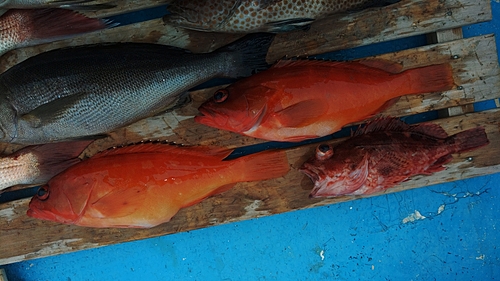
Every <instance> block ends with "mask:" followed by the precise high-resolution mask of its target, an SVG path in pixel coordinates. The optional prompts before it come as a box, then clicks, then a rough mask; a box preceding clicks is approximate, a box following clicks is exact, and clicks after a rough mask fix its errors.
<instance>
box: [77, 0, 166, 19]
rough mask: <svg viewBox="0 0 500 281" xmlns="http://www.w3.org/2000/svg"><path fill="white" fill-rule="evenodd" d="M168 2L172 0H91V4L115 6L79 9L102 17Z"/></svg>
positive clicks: (91, 15)
mask: <svg viewBox="0 0 500 281" xmlns="http://www.w3.org/2000/svg"><path fill="white" fill-rule="evenodd" d="M170 2H172V0H96V1H93V2H92V4H93V3H102V4H111V5H115V7H113V8H110V9H103V10H97V11H81V12H82V13H84V14H86V15H87V16H89V17H93V18H104V17H109V16H114V15H119V14H123V13H129V12H133V11H138V10H144V9H148V8H152V7H157V6H161V5H166V4H168V3H170ZM166 13H167V10H166V9H165V14H166Z"/></svg>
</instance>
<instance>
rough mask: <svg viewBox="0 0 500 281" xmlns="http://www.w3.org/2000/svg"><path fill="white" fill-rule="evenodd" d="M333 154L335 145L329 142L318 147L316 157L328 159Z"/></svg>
mask: <svg viewBox="0 0 500 281" xmlns="http://www.w3.org/2000/svg"><path fill="white" fill-rule="evenodd" d="M332 155H333V147H332V146H331V145H329V144H320V145H318V147H316V159H318V160H326V159H328V158H330V157H332Z"/></svg>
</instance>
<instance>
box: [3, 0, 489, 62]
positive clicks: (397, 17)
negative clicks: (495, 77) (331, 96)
mask: <svg viewBox="0 0 500 281" xmlns="http://www.w3.org/2000/svg"><path fill="white" fill-rule="evenodd" d="M491 18H492V14H491V3H490V1H489V0H446V1H426V0H402V1H401V2H400V3H397V4H395V5H391V6H388V7H383V8H377V9H369V10H365V11H362V12H359V13H352V14H348V15H344V16H334V17H330V18H326V19H324V20H321V21H318V22H316V23H314V24H313V26H312V27H311V29H310V30H309V31H307V32H304V31H300V30H299V31H296V32H292V33H287V34H279V35H277V36H276V39H275V41H274V43H273V44H272V46H271V48H270V50H269V54H268V61H269V62H274V61H275V60H276V59H279V58H282V57H284V56H299V55H312V54H320V53H326V52H331V51H334V50H340V49H346V48H352V47H356V46H362V45H368V44H372V43H376V42H382V41H388V40H392V39H397V38H402V37H408V36H413V35H418V34H424V33H428V32H433V31H436V30H442V29H448V28H455V27H460V26H464V25H467V24H471V23H477V22H482V21H487V20H491ZM241 36H242V35H235V34H222V33H205V32H197V31H189V30H185V29H181V28H175V27H172V26H169V25H165V24H164V23H163V21H162V20H161V19H157V20H151V21H147V22H143V23H138V24H132V25H129V26H122V27H117V28H113V29H109V30H104V31H100V32H95V33H92V34H86V35H83V36H79V37H76V38H74V39H71V40H63V41H59V42H55V43H52V44H45V45H39V46H34V47H28V48H23V49H18V50H13V51H11V52H8V53H7V54H5V55H4V56H2V57H1V58H0V72H4V71H5V70H6V69H8V68H10V67H12V66H13V65H15V64H17V63H19V62H21V61H23V60H25V59H26V58H28V57H30V56H33V55H35V54H38V53H41V52H45V51H48V50H52V49H56V48H62V47H67V46H76V45H83V44H95V43H99V42H149V43H159V44H166V45H172V46H176V47H181V48H186V49H189V50H191V51H193V52H209V51H212V50H214V49H216V48H218V47H220V46H223V45H226V44H228V43H230V42H232V41H234V40H236V39H237V38H239V37H241Z"/></svg>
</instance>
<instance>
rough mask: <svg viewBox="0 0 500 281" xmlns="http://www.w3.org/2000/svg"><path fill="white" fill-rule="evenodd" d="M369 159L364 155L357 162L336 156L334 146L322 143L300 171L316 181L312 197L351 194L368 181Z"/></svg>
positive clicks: (310, 195)
mask: <svg viewBox="0 0 500 281" xmlns="http://www.w3.org/2000/svg"><path fill="white" fill-rule="evenodd" d="M367 160H368V159H367V158H366V157H362V160H361V161H359V162H356V161H353V160H352V159H350V158H344V159H342V157H334V153H333V147H332V146H331V145H328V144H321V145H319V146H318V147H317V148H316V154H315V156H313V157H311V158H310V159H309V160H307V161H306V162H305V163H304V164H302V166H301V167H300V169H299V171H300V172H302V173H304V174H305V175H307V176H308V177H309V178H310V179H311V180H312V182H313V183H314V187H313V189H312V191H311V193H310V194H309V197H310V198H322V197H338V196H343V195H351V194H353V193H354V192H356V191H357V190H358V189H360V188H361V187H362V186H363V184H364V183H365V181H366V178H367V176H368V164H367V163H368V161H367Z"/></svg>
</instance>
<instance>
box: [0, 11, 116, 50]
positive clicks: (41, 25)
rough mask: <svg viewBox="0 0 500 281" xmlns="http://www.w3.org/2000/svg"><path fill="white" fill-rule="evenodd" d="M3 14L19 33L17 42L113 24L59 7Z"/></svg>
mask: <svg viewBox="0 0 500 281" xmlns="http://www.w3.org/2000/svg"><path fill="white" fill-rule="evenodd" d="M2 17H5V20H6V21H8V22H9V23H8V25H9V27H10V28H11V29H12V32H13V33H15V34H16V35H15V37H16V38H15V41H16V42H17V43H18V44H22V45H29V44H28V42H30V43H42V42H48V41H51V40H52V39H64V38H68V37H70V36H72V35H77V34H81V33H87V32H92V31H96V30H100V29H104V28H106V27H108V26H110V25H109V24H108V23H107V22H106V21H103V20H101V19H94V18H88V17H86V16H84V15H82V14H80V13H77V12H75V11H71V10H66V9H58V8H51V9H11V10H9V11H8V12H6V14H5V15H3V16H2ZM12 36H13V37H14V35H12ZM11 40H13V39H11Z"/></svg>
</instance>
